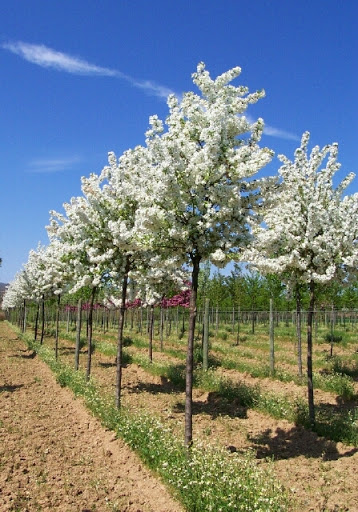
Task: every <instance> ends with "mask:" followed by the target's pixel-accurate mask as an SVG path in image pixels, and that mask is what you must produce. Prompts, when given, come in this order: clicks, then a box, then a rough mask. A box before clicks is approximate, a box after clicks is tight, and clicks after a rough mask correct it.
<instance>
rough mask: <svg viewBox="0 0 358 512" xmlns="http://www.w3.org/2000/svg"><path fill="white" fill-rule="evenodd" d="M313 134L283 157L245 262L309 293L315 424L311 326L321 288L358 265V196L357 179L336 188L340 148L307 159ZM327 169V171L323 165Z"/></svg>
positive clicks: (309, 354) (310, 397) (316, 149)
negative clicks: (350, 189) (353, 185)
mask: <svg viewBox="0 0 358 512" xmlns="http://www.w3.org/2000/svg"><path fill="white" fill-rule="evenodd" d="M308 143H309V133H308V132H305V133H304V134H303V136H302V140H301V146H300V147H299V148H298V149H297V150H296V152H295V160H294V161H293V162H291V161H290V160H289V159H288V158H286V157H285V156H283V155H280V156H279V159H280V160H281V161H282V162H283V165H282V166H281V168H280V169H279V171H278V172H279V175H280V177H281V184H280V186H279V190H276V192H273V193H271V194H267V196H266V200H265V202H264V204H263V220H264V225H263V224H258V223H257V224H255V225H254V226H253V232H254V237H255V238H254V242H253V244H252V246H251V247H250V248H249V249H248V250H247V251H245V252H244V254H243V256H242V257H243V259H244V260H245V261H250V262H251V263H252V265H253V266H254V267H256V268H257V269H260V270H261V271H262V272H266V273H276V274H280V275H282V278H283V279H285V280H286V281H287V284H288V285H290V286H291V287H292V288H294V287H295V286H297V285H299V284H303V285H306V286H307V287H308V289H309V294H310V302H309V310H308V319H307V378H308V403H309V416H310V422H311V424H312V426H314V424H315V410H314V400H313V379H312V324H313V315H314V307H315V300H316V291H317V284H318V283H329V282H331V281H332V280H335V279H337V280H340V281H341V282H343V281H344V280H345V279H347V273H348V271H349V269H354V268H355V267H356V266H357V262H358V251H357V248H358V246H357V237H358V217H357V215H358V194H354V195H352V196H345V197H342V193H343V191H344V190H345V188H346V187H347V186H348V184H349V183H350V182H351V181H352V179H353V177H354V175H353V174H350V175H348V176H347V177H346V178H345V179H344V180H343V181H342V183H341V184H340V185H339V186H338V187H337V188H334V186H333V178H334V175H335V173H336V172H337V171H338V169H339V168H340V164H339V163H338V162H337V153H338V145H337V144H332V145H327V146H325V147H324V148H323V149H320V148H319V147H318V146H315V147H314V148H313V149H312V151H311V153H310V156H308V153H307V151H308ZM326 159H327V161H326V164H325V166H324V167H323V168H321V166H322V165H323V162H324V161H325V160H326Z"/></svg>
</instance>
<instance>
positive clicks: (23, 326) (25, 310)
mask: <svg viewBox="0 0 358 512" xmlns="http://www.w3.org/2000/svg"><path fill="white" fill-rule="evenodd" d="M26 316H27V309H26V299H24V317H23V323H22V332H23V333H25V332H26V320H27V319H26Z"/></svg>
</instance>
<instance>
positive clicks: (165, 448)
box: [17, 333, 292, 512]
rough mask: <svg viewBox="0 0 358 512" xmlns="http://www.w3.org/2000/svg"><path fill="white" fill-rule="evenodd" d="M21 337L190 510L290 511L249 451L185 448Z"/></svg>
mask: <svg viewBox="0 0 358 512" xmlns="http://www.w3.org/2000/svg"><path fill="white" fill-rule="evenodd" d="M17 334H18V335H20V334H19V333H17ZM22 338H23V339H24V341H25V342H26V343H27V344H28V346H29V348H31V349H32V350H35V351H36V352H37V353H38V355H39V356H40V358H41V359H42V360H44V361H45V362H46V363H47V364H48V365H49V366H50V368H51V369H52V370H53V372H54V373H55V375H56V378H57V380H58V382H59V383H60V385H61V386H67V387H69V388H70V389H72V391H73V392H74V393H75V394H76V395H78V396H81V397H83V399H84V401H85V403H86V405H87V407H88V408H89V409H90V410H91V411H92V412H93V413H94V414H95V415H96V416H97V417H98V418H99V419H100V420H101V422H102V424H103V425H104V426H106V427H107V428H109V429H111V430H114V431H115V432H116V433H117V435H118V436H120V437H121V438H122V439H124V441H125V442H126V443H127V444H128V445H129V446H130V447H131V448H133V449H134V450H135V451H136V452H137V453H138V454H139V455H140V457H141V458H142V460H143V461H144V462H145V463H146V464H147V465H148V466H149V467H150V468H152V469H153V470H154V471H156V473H157V474H158V475H160V477H161V478H162V479H163V481H164V482H166V483H167V484H168V485H169V486H170V488H171V489H172V490H173V493H174V495H175V496H176V497H177V498H178V499H180V501H181V502H182V503H183V505H184V507H185V508H186V510H187V511H190V512H203V511H212V512H214V511H215V512H216V511H222V512H229V511H245V512H253V511H258V512H278V511H285V510H289V499H288V495H287V493H286V492H285V491H284V490H283V489H282V487H281V486H280V485H279V484H278V483H277V480H276V478H275V477H274V476H273V474H272V470H271V468H270V467H268V468H267V469H265V470H264V469H262V468H259V467H258V466H257V463H256V462H255V460H254V456H253V454H252V453H251V452H247V453H246V454H239V453H229V452H228V451H227V450H225V449H224V448H222V447H220V446H212V445H208V444H199V443H198V444H195V445H194V446H193V447H192V448H191V449H190V450H187V449H186V448H185V447H184V445H183V443H182V442H180V441H179V440H178V439H177V438H176V437H175V436H174V434H173V433H172V431H171V430H170V429H168V428H166V427H165V425H163V424H162V423H161V422H160V421H159V420H158V419H157V418H155V417H153V416H151V415H148V414H133V413H130V412H129V411H127V410H124V409H121V410H120V411H119V410H118V409H116V408H115V406H114V403H113V398H110V397H106V396H102V395H101V394H100V393H99V391H98V388H97V386H96V383H95V381H94V380H93V379H91V380H90V381H89V382H88V383H87V382H86V380H85V375H84V374H83V373H82V372H81V371H77V372H76V371H75V370H73V369H72V368H70V367H69V366H68V365H65V364H63V363H61V362H60V361H59V360H57V361H56V360H55V358H54V353H53V350H52V349H50V348H49V347H46V346H43V345H42V346H41V345H39V344H38V343H34V342H33V341H31V340H30V338H29V337H28V336H22ZM291 506H292V501H291Z"/></svg>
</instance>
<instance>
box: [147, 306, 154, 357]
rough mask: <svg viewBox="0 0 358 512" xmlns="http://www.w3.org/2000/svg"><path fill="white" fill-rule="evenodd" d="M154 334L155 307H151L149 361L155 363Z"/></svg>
mask: <svg viewBox="0 0 358 512" xmlns="http://www.w3.org/2000/svg"><path fill="white" fill-rule="evenodd" d="M153 332H154V306H153V305H152V306H150V315H149V345H148V357H149V361H150V362H153Z"/></svg>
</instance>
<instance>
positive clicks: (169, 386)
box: [129, 377, 183, 395]
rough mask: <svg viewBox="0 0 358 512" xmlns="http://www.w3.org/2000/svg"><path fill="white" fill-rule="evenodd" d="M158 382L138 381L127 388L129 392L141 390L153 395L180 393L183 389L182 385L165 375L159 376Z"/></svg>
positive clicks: (139, 391) (140, 391)
mask: <svg viewBox="0 0 358 512" xmlns="http://www.w3.org/2000/svg"><path fill="white" fill-rule="evenodd" d="M160 381H161V382H160V384H159V383H158V384H156V383H154V382H151V383H145V382H139V383H138V384H136V385H135V386H134V387H132V388H129V392H130V393H142V392H143V391H144V392H146V393H151V394H153V395H157V394H163V393H164V394H172V393H181V392H182V391H183V389H182V386H178V385H176V384H174V383H173V382H171V381H170V380H168V379H167V378H166V377H160Z"/></svg>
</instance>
